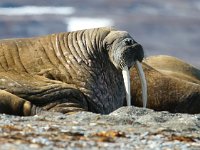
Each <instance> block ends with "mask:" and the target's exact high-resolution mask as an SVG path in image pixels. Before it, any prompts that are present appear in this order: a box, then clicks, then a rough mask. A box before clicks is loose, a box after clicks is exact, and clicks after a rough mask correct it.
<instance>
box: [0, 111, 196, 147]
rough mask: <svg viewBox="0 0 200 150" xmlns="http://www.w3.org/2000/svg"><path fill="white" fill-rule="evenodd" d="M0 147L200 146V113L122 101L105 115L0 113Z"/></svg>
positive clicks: (80, 113)
mask: <svg viewBox="0 0 200 150" xmlns="http://www.w3.org/2000/svg"><path fill="white" fill-rule="evenodd" d="M0 132H1V134H0V149H2V150H10V149H12V150H14V149H29V150H33V149H45V150H50V149H77V150H79V149H92V150H96V149H109V150H117V149H124V150H129V149H148V150H150V149H152V150H157V149H158V150H159V149H166V150H167V149H181V150H187V149H200V114H197V115H188V114H171V113H168V112H155V111H153V110H150V109H143V108H137V107H122V108H120V109H118V110H116V111H114V112H113V113H111V114H109V115H100V114H94V113H90V112H79V113H74V114H70V115H64V114H60V113H53V112H43V113H42V114H39V115H36V116H32V117H19V116H10V115H4V114H3V115H0Z"/></svg>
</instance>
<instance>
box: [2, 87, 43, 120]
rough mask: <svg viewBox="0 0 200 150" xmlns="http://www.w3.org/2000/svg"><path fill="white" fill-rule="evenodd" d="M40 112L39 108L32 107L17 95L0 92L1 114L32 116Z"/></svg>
mask: <svg viewBox="0 0 200 150" xmlns="http://www.w3.org/2000/svg"><path fill="white" fill-rule="evenodd" d="M39 111H40V108H39V107H36V106H35V105H32V104H31V103H30V102H29V101H26V100H24V99H22V98H20V97H18V96H16V95H13V94H11V93H9V92H7V91H5V90H0V113H6V114H10V115H20V116H30V115H35V114H36V113H37V112H39Z"/></svg>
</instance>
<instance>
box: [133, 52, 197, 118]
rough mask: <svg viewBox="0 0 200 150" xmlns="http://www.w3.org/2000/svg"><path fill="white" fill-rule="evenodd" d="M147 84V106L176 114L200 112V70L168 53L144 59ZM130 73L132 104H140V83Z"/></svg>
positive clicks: (135, 74) (134, 74)
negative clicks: (167, 54)
mask: <svg viewBox="0 0 200 150" xmlns="http://www.w3.org/2000/svg"><path fill="white" fill-rule="evenodd" d="M143 70H144V73H145V76H146V80H147V86H148V88H147V89H148V104H147V107H148V108H152V109H154V110H165V111H170V112H173V113H175V112H179V113H192V114H193V113H200V70H198V69H196V68H195V67H193V66H191V65H189V64H187V63H185V62H183V61H182V60H179V59H177V58H175V57H171V56H165V55H160V56H151V57H148V58H147V59H146V60H144V61H143ZM130 72H131V93H132V104H133V105H136V106H142V103H141V92H140V91H141V88H140V87H141V86H140V82H139V80H138V78H139V77H138V75H137V73H136V70H135V68H132V69H131V70H130Z"/></svg>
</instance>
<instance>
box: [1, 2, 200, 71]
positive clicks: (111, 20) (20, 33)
mask: <svg viewBox="0 0 200 150" xmlns="http://www.w3.org/2000/svg"><path fill="white" fill-rule="evenodd" d="M101 26H113V27H115V28H117V29H119V30H126V31H128V32H129V33H130V34H131V35H132V37H133V38H134V39H135V40H136V41H137V42H139V43H141V44H142V45H143V47H144V50H145V55H146V56H150V55H157V54H168V55H172V56H176V57H178V58H181V59H183V60H185V61H187V62H189V63H191V64H192V65H194V66H196V67H198V68H200V58H199V57H200V0H167V1H166V0H1V1H0V39H5V38H14V37H15V38H16V37H31V36H38V35H44V34H50V33H56V32H64V31H73V30H78V29H84V28H94V27H101Z"/></svg>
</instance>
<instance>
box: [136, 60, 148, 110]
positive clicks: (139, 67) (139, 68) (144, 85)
mask: <svg viewBox="0 0 200 150" xmlns="http://www.w3.org/2000/svg"><path fill="white" fill-rule="evenodd" d="M136 69H137V72H138V75H139V78H140V82H141V85H142V101H143V108H146V106H147V82H146V79H145V74H144V71H143V69H142V65H141V63H140V62H139V61H137V60H136Z"/></svg>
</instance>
